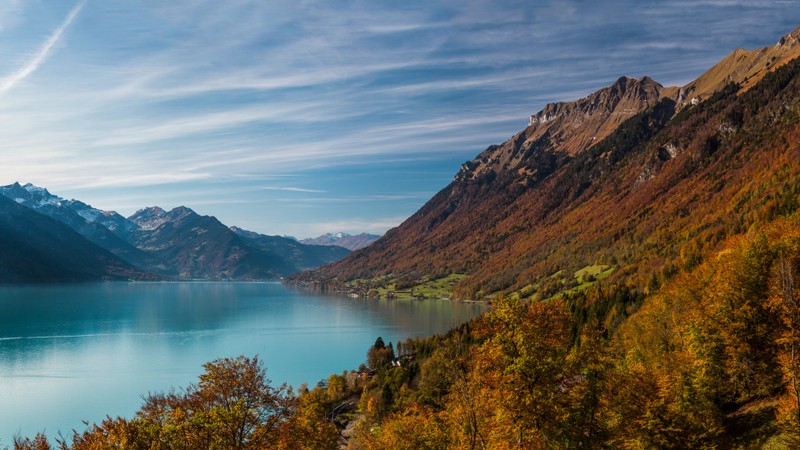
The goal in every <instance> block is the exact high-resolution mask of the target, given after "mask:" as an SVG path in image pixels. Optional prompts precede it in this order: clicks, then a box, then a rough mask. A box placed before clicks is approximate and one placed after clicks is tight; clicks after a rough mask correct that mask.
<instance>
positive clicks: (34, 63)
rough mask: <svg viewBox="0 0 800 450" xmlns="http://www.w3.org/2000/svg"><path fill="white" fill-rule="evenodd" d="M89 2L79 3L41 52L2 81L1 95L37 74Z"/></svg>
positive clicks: (0, 83)
mask: <svg viewBox="0 0 800 450" xmlns="http://www.w3.org/2000/svg"><path fill="white" fill-rule="evenodd" d="M86 1H87V0H81V1H80V2H78V4H77V5H75V7H73V8H72V10H71V11H70V12H69V14H67V17H66V18H65V19H64V21H63V22H61V25H59V26H58V28H56V29H55V31H53V34H51V35H50V37H49V38H47V40H46V41H45V42H44V44H43V45H42V46H41V48H39V50H38V51H37V52H36V53H34V54H33V55H32V56H31V58H30V59H29V60H28V61H26V62H25V64H24V65H23V66H22V67H20V68H19V69H18V70H17V71H16V72H14V73H12V74H11V75H8V76H6V77H5V78H3V79H2V80H0V94H3V93H5V92H6V91H8V90H9V89H11V88H13V87H14V86H15V85H16V84H17V83H19V82H20V81H22V80H24V79H25V78H27V77H28V76H30V75H31V74H32V73H34V72H36V69H38V68H39V66H41V65H42V64H44V63H45V61H47V57H48V56H49V55H50V51H51V50H52V49H53V47H54V46H55V45H56V44H57V43H58V41H59V40H60V39H61V36H62V35H63V34H64V31H66V30H67V28H69V26H70V25H72V22H73V21H74V20H75V17H77V16H78V13H79V12H80V11H81V9H83V5H85V4H86Z"/></svg>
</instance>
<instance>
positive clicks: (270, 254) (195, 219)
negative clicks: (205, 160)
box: [0, 183, 349, 280]
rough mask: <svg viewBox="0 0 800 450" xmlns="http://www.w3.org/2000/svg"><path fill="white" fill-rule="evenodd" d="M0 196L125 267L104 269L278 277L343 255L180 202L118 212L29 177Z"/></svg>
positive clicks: (169, 274)
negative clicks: (231, 224) (242, 226)
mask: <svg viewBox="0 0 800 450" xmlns="http://www.w3.org/2000/svg"><path fill="white" fill-rule="evenodd" d="M0 194H2V195H0V198H3V199H8V200H10V201H12V203H14V204H16V205H18V206H19V207H21V208H23V210H24V209H27V210H30V211H31V212H36V213H40V214H43V215H45V216H47V217H49V218H51V219H53V220H55V221H57V222H59V223H61V224H62V225H64V226H66V227H68V228H69V229H71V230H72V231H73V232H74V233H78V234H79V235H81V236H82V238H83V239H86V240H88V241H89V242H91V243H93V244H95V245H96V246H98V247H100V248H102V249H105V250H107V251H108V252H111V253H112V254H114V255H116V256H117V257H118V258H120V259H121V260H123V261H125V262H126V263H127V264H128V265H129V266H132V267H128V268H126V269H125V270H122V269H116V268H113V267H111V268H109V270H111V273H117V272H120V273H124V272H125V271H126V270H133V267H135V268H136V269H135V272H137V273H145V272H149V273H153V274H157V275H158V276H163V277H168V278H177V279H233V280H261V279H278V278H281V277H284V276H287V275H289V274H292V273H295V272H301V271H303V270H307V269H313V268H316V267H319V266H321V265H324V264H328V263H330V262H333V261H337V260H339V259H341V258H343V257H344V256H346V255H347V254H348V253H349V251H348V250H346V249H343V248H334V247H321V246H309V245H303V244H301V243H298V242H297V241H294V240H291V239H286V238H278V237H271V236H263V235H258V234H255V233H249V232H245V231H244V230H238V229H236V230H237V231H238V232H241V234H242V236H243V237H240V236H239V234H237V233H236V232H234V231H233V230H232V229H229V228H228V227H227V226H225V225H223V224H222V223H221V222H219V221H218V220H217V219H216V218H214V217H210V216H200V215H198V214H197V213H195V212H194V211H192V210H191V209H189V208H186V207H178V208H175V209H173V210H171V211H165V210H163V209H162V208H159V207H157V206H155V207H148V208H144V209H141V210H139V211H137V212H136V213H135V214H133V215H132V216H131V217H129V218H124V217H122V216H121V215H119V214H117V213H116V212H108V211H102V210H99V209H96V208H93V207H91V206H89V205H87V204H86V203H83V202H81V201H79V200H66V199H64V198H62V197H59V196H56V195H53V194H51V193H50V192H49V191H48V190H47V189H45V188H42V187H38V186H34V185H32V184H30V183H29V184H25V185H20V184H19V183H14V184H12V185H8V186H2V187H0ZM64 236H65V237H70V236H71V235H70V234H64ZM65 246H66V247H65V248H68V247H69V246H68V245H66V243H65ZM7 261H13V260H7ZM79 261H80V260H79ZM112 261H113V263H114V264H117V262H118V261H116V260H112ZM87 264H89V268H87V270H88V271H89V272H87V273H96V272H98V267H95V266H93V265H92V263H91V261H87ZM101 272H102V271H101ZM70 273H71V272H69V271H68V272H66V273H65V279H79V277H78V278H76V277H73V276H71V275H69V274H70ZM137 276H138V278H142V277H143V275H137ZM48 277H49V278H52V276H51V275H48ZM104 277H106V278H107V276H106V275H105V272H103V275H102V276H96V277H92V276H90V275H88V274H87V275H86V278H87V279H98V278H104ZM151 277H152V276H151Z"/></svg>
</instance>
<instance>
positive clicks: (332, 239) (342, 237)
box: [300, 233, 380, 251]
mask: <svg viewBox="0 0 800 450" xmlns="http://www.w3.org/2000/svg"><path fill="white" fill-rule="evenodd" d="M378 239H380V236H378V235H377V234H367V233H361V234H357V235H355V236H353V235H351V234H347V233H326V234H323V235H322V236H319V237H315V238H308V239H303V240H301V241H300V243H302V244H306V245H335V246H337V247H344V248H346V249H348V250H352V251H355V250H358V249H360V248H364V247H366V246H368V245H369V244H372V243H373V242H375V241H377V240H378Z"/></svg>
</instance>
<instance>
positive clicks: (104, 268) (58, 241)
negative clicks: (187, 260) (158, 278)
mask: <svg viewBox="0 0 800 450" xmlns="http://www.w3.org/2000/svg"><path fill="white" fill-rule="evenodd" d="M0 242H2V245H0V282H3V283H8V282H12V283H36V282H64V281H91V280H100V279H106V280H124V279H129V278H135V279H149V278H150V279H151V278H152V277H150V276H148V275H147V274H144V273H142V272H140V271H138V270H136V269H135V268H133V267H132V266H131V265H129V264H127V263H126V262H124V261H122V260H121V259H119V258H118V257H116V256H114V255H113V254H111V253H110V252H108V251H106V250H104V249H102V248H100V247H98V246H97V245H95V244H93V243H91V242H89V241H88V240H86V239H85V238H84V237H83V236H81V235H79V234H78V233H77V232H75V231H74V230H72V229H71V228H69V227H68V226H66V225H65V224H63V223H62V222H60V221H57V220H55V219H52V218H50V217H47V216H45V215H43V214H39V213H38V212H35V211H33V210H31V209H29V208H27V207H25V206H22V205H20V204H19V203H17V202H14V201H12V200H10V199H7V198H6V197H4V196H0Z"/></svg>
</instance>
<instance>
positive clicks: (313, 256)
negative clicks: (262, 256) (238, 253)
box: [231, 227, 350, 275]
mask: <svg viewBox="0 0 800 450" xmlns="http://www.w3.org/2000/svg"><path fill="white" fill-rule="evenodd" d="M231 231H233V232H234V233H236V234H237V235H238V236H239V237H241V238H242V239H243V240H244V241H245V242H246V243H247V244H249V245H250V246H252V247H255V248H257V249H259V250H261V251H262V252H264V253H266V254H272V255H276V256H278V257H280V258H281V259H282V260H284V261H286V262H287V263H289V265H290V266H291V269H290V270H289V271H288V272H286V273H285V275H289V274H291V273H297V272H302V271H304V270H309V269H316V268H317V267H320V266H324V265H325V264H330V263H332V262H334V261H339V260H340V259H342V258H344V257H345V256H347V255H348V254H350V251H349V250H348V249H346V248H344V247H338V246H331V245H313V244H307V243H305V242H297V241H295V240H293V239H290V238H285V237H280V236H267V235H264V234H259V233H254V232H252V231H247V230H243V229H241V228H239V227H231Z"/></svg>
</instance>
